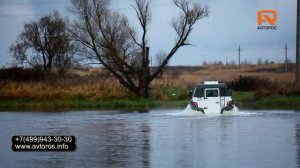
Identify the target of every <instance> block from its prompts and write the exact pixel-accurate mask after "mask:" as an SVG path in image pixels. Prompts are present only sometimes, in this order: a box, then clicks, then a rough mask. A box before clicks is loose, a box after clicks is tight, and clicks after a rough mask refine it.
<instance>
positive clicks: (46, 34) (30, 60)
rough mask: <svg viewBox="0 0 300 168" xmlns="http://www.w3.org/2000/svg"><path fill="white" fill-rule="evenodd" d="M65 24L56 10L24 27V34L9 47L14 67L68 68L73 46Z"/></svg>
mask: <svg viewBox="0 0 300 168" xmlns="http://www.w3.org/2000/svg"><path fill="white" fill-rule="evenodd" d="M67 30H68V29H67V21H66V20H65V19H63V18H62V17H61V16H60V15H59V13H58V12H57V11H54V12H53V14H51V15H47V16H44V17H41V18H40V19H39V20H38V21H33V22H31V23H27V24H25V25H24V30H23V32H22V33H21V34H20V35H19V36H18V38H17V40H16V42H15V43H14V44H12V45H11V46H10V48H9V50H10V53H11V55H12V57H13V58H14V60H15V62H16V63H17V64H28V65H30V66H31V67H34V68H41V69H42V70H43V71H44V72H48V71H50V70H51V68H52V67H53V66H55V67H57V68H58V70H59V72H61V73H62V72H63V71H64V69H65V67H68V66H70V63H71V61H72V57H73V56H74V54H75V45H74V44H73V42H72V39H71V38H70V37H71V36H70V34H69V33H68V31H67Z"/></svg>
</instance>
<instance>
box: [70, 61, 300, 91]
mask: <svg viewBox="0 0 300 168" xmlns="http://www.w3.org/2000/svg"><path fill="white" fill-rule="evenodd" d="M295 73H296V72H295V65H294V64H290V65H288V72H285V65H283V64H263V65H241V68H240V71H239V67H238V66H232V65H230V66H226V65H205V66H171V67H167V68H166V69H165V71H164V73H163V74H162V76H160V77H158V78H157V79H156V80H154V81H153V82H152V85H151V86H152V87H162V88H166V87H192V86H193V85H195V84H197V83H201V82H202V81H205V80H216V81H225V82H230V81H233V80H234V79H236V78H237V77H239V76H253V77H261V78H266V79H269V80H271V81H276V82H283V83H293V82H294V81H295V77H296V75H295ZM69 74H71V75H75V76H80V77H86V76H92V77H99V79H101V78H105V79H107V78H111V76H110V75H109V73H107V72H106V71H104V70H103V69H97V68H87V69H84V70H76V69H75V70H74V69H72V70H71V71H69ZM113 81H114V83H115V82H117V81H116V80H113ZM117 83H118V82H117Z"/></svg>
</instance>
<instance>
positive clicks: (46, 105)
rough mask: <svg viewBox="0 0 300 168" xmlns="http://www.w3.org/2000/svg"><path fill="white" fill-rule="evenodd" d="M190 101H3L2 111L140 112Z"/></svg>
mask: <svg viewBox="0 0 300 168" xmlns="http://www.w3.org/2000/svg"><path fill="white" fill-rule="evenodd" d="M188 102H189V101H188V100H155V99H114V100H103V101H95V100H88V99H81V100H80V99H77V100H52V101H46V100H26V99H17V100H1V101H0V110H18V111H19V110H43V111H57V110H73V109H76V110H83V109H97V110H131V109H135V110H139V109H141V110H142V109H152V108H184V107H185V106H186V105H187V103H188Z"/></svg>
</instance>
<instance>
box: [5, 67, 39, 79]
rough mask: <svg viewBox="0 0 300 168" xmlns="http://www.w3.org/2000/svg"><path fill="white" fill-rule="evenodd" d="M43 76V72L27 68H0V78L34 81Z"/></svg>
mask: <svg viewBox="0 0 300 168" xmlns="http://www.w3.org/2000/svg"><path fill="white" fill-rule="evenodd" d="M42 78H43V73H42V72H41V71H38V70H34V69H29V68H20V67H12V68H5V69H0V80H11V81H36V80H41V79H42Z"/></svg>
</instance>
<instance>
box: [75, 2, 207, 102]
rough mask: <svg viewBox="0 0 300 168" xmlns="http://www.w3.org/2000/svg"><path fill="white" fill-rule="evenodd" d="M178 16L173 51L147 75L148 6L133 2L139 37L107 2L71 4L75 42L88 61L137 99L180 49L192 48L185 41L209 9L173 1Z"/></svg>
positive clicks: (149, 15) (195, 4)
mask: <svg viewBox="0 0 300 168" xmlns="http://www.w3.org/2000/svg"><path fill="white" fill-rule="evenodd" d="M173 2H174V4H175V5H176V6H177V7H178V9H179V10H180V15H179V16H178V17H175V18H174V19H173V20H172V22H171V23H172V24H171V26H172V28H173V29H174V30H175V32H176V34H177V39H176V41H175V44H174V46H173V47H172V49H171V50H170V51H169V52H167V53H166V54H165V56H164V57H163V60H161V61H160V64H159V65H158V67H157V68H156V69H155V70H154V72H153V73H150V59H149V47H148V44H147V32H148V25H149V24H150V22H151V12H150V4H149V1H147V0H135V4H134V5H132V7H133V10H134V11H135V14H136V16H137V19H138V21H139V25H140V27H141V32H142V33H140V36H141V37H139V35H138V33H137V31H136V29H135V28H133V27H132V26H131V25H130V24H129V22H128V19H127V18H126V17H125V16H122V15H121V14H119V13H117V12H114V11H112V10H110V9H109V0H71V3H72V7H71V11H72V12H73V13H75V14H76V15H77V16H78V19H77V20H76V21H75V23H74V26H73V28H72V31H73V36H74V38H75V39H76V40H77V41H79V42H80V43H81V44H82V46H84V48H83V49H82V51H84V52H85V55H87V57H88V58H89V59H91V60H97V61H99V63H100V64H102V65H103V66H104V67H105V68H106V69H108V70H109V71H110V72H111V73H112V74H113V75H114V76H115V77H116V78H117V79H118V80H119V81H120V83H121V84H122V85H124V86H125V87H126V88H128V89H129V90H131V91H132V92H134V93H135V94H136V95H137V96H139V97H147V96H148V93H149V84H150V83H151V81H152V80H153V79H155V78H156V77H157V76H158V75H159V74H160V73H161V72H162V70H163V69H164V67H165V66H166V65H167V64H168V62H169V61H170V59H171V58H172V57H173V56H174V54H175V53H176V52H177V51H178V49H179V48H180V47H183V46H187V45H191V44H190V43H189V42H188V37H189V35H190V34H191V32H192V30H193V26H194V25H195V24H196V22H197V21H198V20H199V19H201V18H203V17H206V16H208V8H207V7H206V6H201V5H200V4H198V3H192V2H190V1H187V0H174V1H173Z"/></svg>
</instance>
